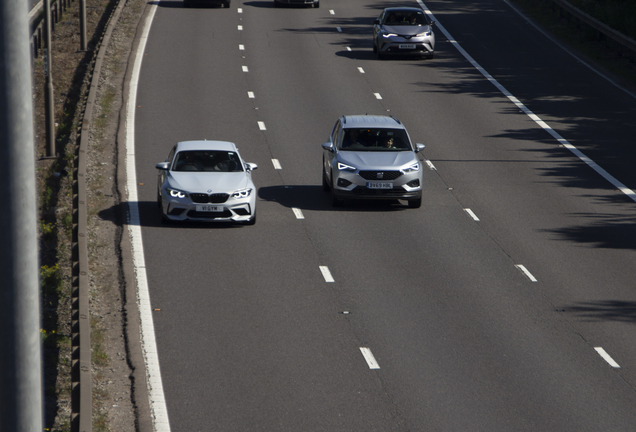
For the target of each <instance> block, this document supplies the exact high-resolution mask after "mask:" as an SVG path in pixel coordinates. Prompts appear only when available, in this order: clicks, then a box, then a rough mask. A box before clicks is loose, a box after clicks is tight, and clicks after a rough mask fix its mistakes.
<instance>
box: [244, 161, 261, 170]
mask: <svg viewBox="0 0 636 432" xmlns="http://www.w3.org/2000/svg"><path fill="white" fill-rule="evenodd" d="M245 168H246V169H247V170H248V171H254V170H255V169H256V168H258V165H256V164H255V163H251V162H245Z"/></svg>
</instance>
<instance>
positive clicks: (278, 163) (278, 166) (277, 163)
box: [272, 159, 283, 170]
mask: <svg viewBox="0 0 636 432" xmlns="http://www.w3.org/2000/svg"><path fill="white" fill-rule="evenodd" d="M272 164H273V165H274V169H277V170H278V169H283V167H282V166H281V165H280V162H279V161H278V159H272Z"/></svg>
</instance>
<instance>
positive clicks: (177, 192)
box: [166, 188, 188, 198]
mask: <svg viewBox="0 0 636 432" xmlns="http://www.w3.org/2000/svg"><path fill="white" fill-rule="evenodd" d="M166 190H167V191H168V193H169V194H170V196H171V197H174V198H185V197H187V196H188V194H187V193H185V192H183V191H180V190H178V189H171V188H166Z"/></svg>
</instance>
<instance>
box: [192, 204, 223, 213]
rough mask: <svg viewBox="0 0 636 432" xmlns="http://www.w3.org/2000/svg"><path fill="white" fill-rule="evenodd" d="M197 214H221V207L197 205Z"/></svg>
mask: <svg viewBox="0 0 636 432" xmlns="http://www.w3.org/2000/svg"><path fill="white" fill-rule="evenodd" d="M197 211H198V212H222V211H223V206H213V205H198V206H197Z"/></svg>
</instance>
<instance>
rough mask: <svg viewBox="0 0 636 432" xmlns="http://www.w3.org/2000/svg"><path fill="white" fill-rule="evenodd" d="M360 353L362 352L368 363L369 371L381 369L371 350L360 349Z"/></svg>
mask: <svg viewBox="0 0 636 432" xmlns="http://www.w3.org/2000/svg"><path fill="white" fill-rule="evenodd" d="M360 352H362V355H363V356H364V359H365V360H366V361H367V364H368V365H369V369H380V365H379V364H378V362H377V361H376V359H375V357H374V356H373V353H372V352H371V349H370V348H366V347H360Z"/></svg>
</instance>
